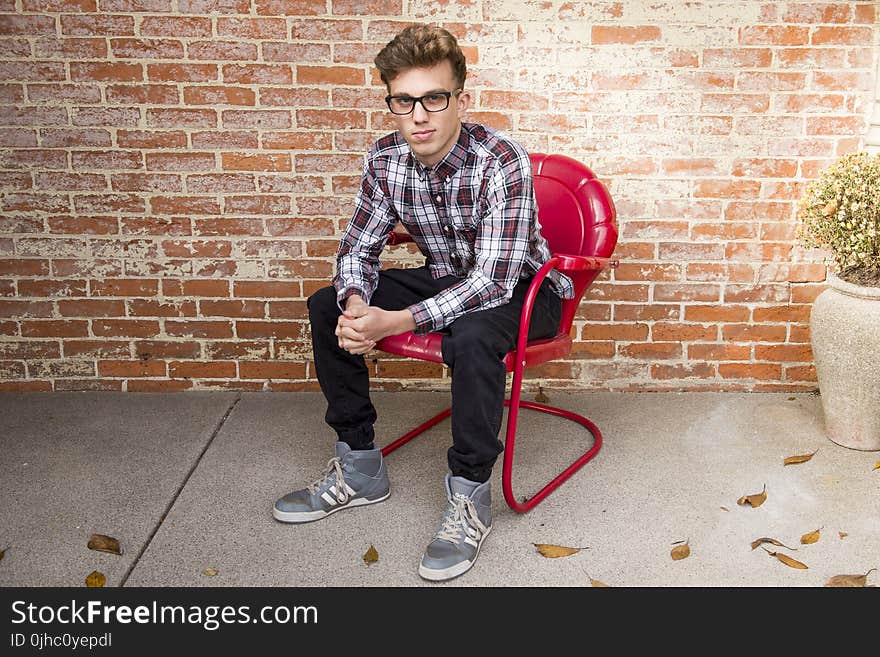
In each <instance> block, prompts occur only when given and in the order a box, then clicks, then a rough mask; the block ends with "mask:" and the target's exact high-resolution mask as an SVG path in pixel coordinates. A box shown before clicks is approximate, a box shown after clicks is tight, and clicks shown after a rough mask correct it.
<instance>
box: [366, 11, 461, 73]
mask: <svg viewBox="0 0 880 657" xmlns="http://www.w3.org/2000/svg"><path fill="white" fill-rule="evenodd" d="M444 59H448V60H449V63H450V64H451V65H452V74H453V77H454V78H455V84H456V86H457V88H458V89H463V88H464V79H465V78H466V77H467V64H466V63H465V59H464V53H462V52H461V48H459V47H458V40H457V39H456V38H455V37H454V36H453V35H452V34H450V33H449V32H448V31H446V30H444V29H443V28H442V27H437V26H436V25H426V24H421V25H410V26H409V27H407V28H404V29H403V30H402V31H401V32H400V33H399V34H398V35H397V36H396V37H394V38H393V39H392V40H391V41H389V42H388V44H387V45H386V46H385V47H384V48H382V50H381V51H380V52H379V54H378V55H376V58H375V59H374V60H373V62H374V63H375V64H376V68H378V69H379V74H380V75H381V76H382V82H384V83H385V86H386V87H387V86H389V85H390V84H391V81H392V80H393V79H394V78H396V77H397V76H398V75H399V74H400V73H402V72H403V71H405V70H407V69H410V68H428V67H430V66H434V65H435V64H439V63H440V62H442V61H443V60H444Z"/></svg>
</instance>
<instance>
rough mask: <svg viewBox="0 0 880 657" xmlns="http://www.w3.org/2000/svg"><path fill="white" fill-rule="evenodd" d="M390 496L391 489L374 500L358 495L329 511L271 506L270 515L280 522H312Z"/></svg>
mask: <svg viewBox="0 0 880 657" xmlns="http://www.w3.org/2000/svg"><path fill="white" fill-rule="evenodd" d="M390 496H391V491H390V490H389V491H388V492H387V493H385V495H383V496H382V497H377V498H376V499H374V500H370V499H367V498H366V497H358V498H355V499H353V500H352V501H351V502H349V503H348V504H344V505H342V506H334V507H333V508H332V509H330V510H329V511H322V510H318V511H279V510H278V508H277V507H272V515H273V516H274V518H275V520H278V521H280V522H290V523H303V522H313V521H315V520H321V519H322V518H326V517H327V516H329V515H332V514H334V513H336V512H337V511H342V510H343V509H350V508H351V507H353V506H366V505H368V504H377V503H379V502H384V501H385V500H387V499H388V498H389V497H390Z"/></svg>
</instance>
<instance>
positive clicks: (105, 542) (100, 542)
mask: <svg viewBox="0 0 880 657" xmlns="http://www.w3.org/2000/svg"><path fill="white" fill-rule="evenodd" d="M88 548H89V549H90V550H97V551H98V552H109V553H110V554H122V550H121V548H120V547H119V541H117V540H116V539H115V538H113V537H112V536H104V534H92V536H91V538H89V543H88Z"/></svg>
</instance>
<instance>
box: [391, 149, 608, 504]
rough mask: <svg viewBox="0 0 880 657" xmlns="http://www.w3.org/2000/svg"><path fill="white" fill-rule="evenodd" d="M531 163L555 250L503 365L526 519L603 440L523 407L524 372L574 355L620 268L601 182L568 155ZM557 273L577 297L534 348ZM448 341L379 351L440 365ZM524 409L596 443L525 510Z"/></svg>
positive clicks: (507, 470)
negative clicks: (605, 275)
mask: <svg viewBox="0 0 880 657" xmlns="http://www.w3.org/2000/svg"><path fill="white" fill-rule="evenodd" d="M531 160H532V170H533V172H534V185H535V194H536V196H537V199H538V208H539V209H538V212H539V219H540V222H541V232H542V233H543V235H544V237H545V238H546V239H547V242H548V243H549V245H550V250H551V252H552V254H553V257H552V258H551V259H550V260H549V261H548V262H547V263H545V264H544V266H543V267H541V269H540V270H539V271H538V273H537V274H536V275H535V278H534V281H533V282H532V284H531V287H530V288H529V290H528V293H527V295H526V300H525V304H524V305H523V310H522V314H521V316H520V329H519V340H518V342H517V345H516V350H515V351H511V352H510V353H508V354H507V357H506V358H505V361H504V362H505V366H506V367H507V371H508V372H513V381H512V385H511V392H510V398H509V399H507V400H505V402H504V405H505V406H507V407H508V409H509V410H508V417H507V435H506V439H505V443H504V445H505V447H504V464H503V471H502V488H503V490H504V499H505V500H506V501H507V504H508V506H510V508H512V509H513V510H514V511H517V512H519V513H524V512H526V511H528V510H530V509H531V508H532V507H534V506H535V505H537V504H538V503H539V502H540V501H541V500H543V499H544V498H545V497H546V496H547V495H549V494H550V493H551V492H552V491H553V490H555V489H556V488H557V487H558V486H559V485H560V484H561V483H562V482H564V481H565V480H566V479H568V478H569V477H570V476H571V475H573V474H574V473H575V472H576V471H577V470H579V469H580V468H581V467H582V466H583V465H584V464H585V463H586V462H587V461H589V460H590V459H591V458H593V456H595V455H596V453H597V452H598V451H599V448H600V447H601V446H602V433H601V432H600V431H599V428H598V427H597V426H596V425H595V424H593V423H592V422H591V421H590V420H588V419H587V418H585V417H583V416H581V415H577V414H576V413H571V412H569V411H565V410H562V409H559V408H555V407H552V406H547V405H544V404H539V403H536V402H529V401H522V400H521V399H520V397H521V393H522V390H521V388H522V377H523V370H524V369H525V368H526V367H530V366H533V365H539V364H541V363H545V362H548V361H551V360H555V359H557V358H561V357H563V356H566V355H568V354H569V353H570V352H571V346H572V345H571V337H570V335H569V333H570V331H571V325H572V321H573V320H574V316H575V313H576V312H577V308H578V305H579V304H580V301H581V298H582V297H583V295H584V293H585V292H586V290H587V288H588V287H589V286H590V284H591V283H592V282H593V281H594V280H595V279H596V276H598V274H599V272H600V271H601V270H602V269H603V268H605V267H616V266H617V260H616V259H611V254H612V252H613V251H614V247H615V246H616V244H617V221H616V210H615V207H614V202H613V201H612V199H611V195H610V194H609V193H608V189H607V188H606V187H605V185H604V184H603V183H602V182H601V181H599V180H598V179H597V178H596V176H595V175H594V174H593V172H592V171H591V170H590V169H589V167H587V166H585V165H584V164H582V163H580V162H578V161H577V160H574V159H572V158H570V157H567V156H565V155H546V154H543V153H533V154H531ZM408 241H411V238H410V236H409V235H408V234H406V233H394V234H393V235H392V239H391V240H389V244H399V243H401V242H408ZM553 268H556V269H558V270H559V271H561V272H563V273H564V274H566V275H567V276H568V277H570V278H571V279H572V281H573V282H574V288H575V296H574V298H573V299H563V302H562V318H561V320H560V326H559V333H558V334H557V335H556V336H555V337H553V338H549V339H544V340H533V341H531V342H528V341H527V339H526V337H527V334H528V326H529V321H530V319H531V314H532V307H533V304H534V300H535V296H536V294H537V292H538V287H539V286H540V284H541V281H542V280H543V279H544V277H546V275H547V273H548V272H549V271H550V270H551V269H553ZM442 339H443V336H442V334H440V333H429V334H427V335H425V336H417V335H415V334H414V333H412V332H407V333H403V334H400V335H394V336H389V337H387V338H384V339H383V340H380V341H379V343H378V344H377V345H376V348H377V349H379V350H381V351H384V352H387V353H390V354H396V355H399V356H407V357H410V358H416V359H419V360H427V361H432V362H435V363H442V362H443V357H442V355H441V352H440V342H441V340H442ZM520 408H527V409H531V410H535V411H540V412H542V413H549V414H551V415H556V416H559V417H563V418H566V419H568V420H572V421H574V422H577V423H579V424H581V425H583V426H584V427H585V428H586V429H587V430H588V431H589V432H590V433H591V434H592V436H593V445H592V447H591V448H590V449H589V450H587V451H586V452H584V453H583V454H582V455H581V456H580V457H578V458H577V459H576V460H575V461H573V462H572V463H571V465H569V466H568V467H567V468H565V470H563V471H562V472H561V473H560V474H558V475H557V476H556V477H555V478H553V479H552V480H551V481H550V482H549V483H548V484H546V485H545V486H544V487H543V488H541V490H539V491H538V492H537V493H535V494H534V495H533V496H532V497H531V498H528V499H525V500H523V501H522V502H518V501H517V500H516V498H515V496H514V494H513V487H512V484H511V475H512V471H513V457H514V445H515V441H516V424H517V417H518V414H519V409H520ZM451 412H452V409H451V408H448V409H446V410H445V411H443V412H441V413H439V414H438V415H436V416H434V417H433V418H431V419H430V420H428V421H426V422H424V423H423V424H421V425H419V426H418V427H416V428H415V429H413V430H412V431H409V432H408V433H406V434H404V435H403V436H401V437H400V438H398V439H397V440H395V441H394V442H392V443H390V444H389V445H387V446H385V447H384V448H382V454H383V455H387V454H389V453H391V452H393V451H394V450H395V449H397V448H398V447H400V446H401V445H403V444H405V443H407V442H409V441H410V440H412V439H413V438H415V437H416V436H418V435H419V434H421V433H423V432H424V431H426V430H427V429H430V428H431V427H433V426H434V425H435V424H437V423H438V422H440V421H442V420H444V419H446V418H447V417H449V415H450V414H451Z"/></svg>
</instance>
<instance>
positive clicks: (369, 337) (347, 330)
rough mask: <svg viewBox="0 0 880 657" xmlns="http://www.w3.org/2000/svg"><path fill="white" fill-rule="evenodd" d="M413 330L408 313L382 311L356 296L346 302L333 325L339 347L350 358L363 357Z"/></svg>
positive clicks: (412, 320)
mask: <svg viewBox="0 0 880 657" xmlns="http://www.w3.org/2000/svg"><path fill="white" fill-rule="evenodd" d="M415 327H416V323H415V320H414V319H413V317H412V313H410V312H409V311H408V310H384V309H382V308H379V307H377V306H370V305H368V304H367V303H366V302H365V301H364V300H363V298H362V297H361V296H360V295H357V294H353V295H352V296H350V297H348V299H346V303H345V310H344V311H343V312H342V314H341V315H340V316H339V319H338V320H337V322H336V338H337V340H338V341H339V347H340V348H341V349H345V350H346V351H347V352H349V353H350V354H365V353H367V352H368V351H370V350H371V349H373V348H374V347H375V346H376V343H377V342H378V341H379V340H381V339H382V338H384V337H387V336H389V335H397V334H398V333H403V332H404V331H411V330H412V329H414V328H415Z"/></svg>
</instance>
